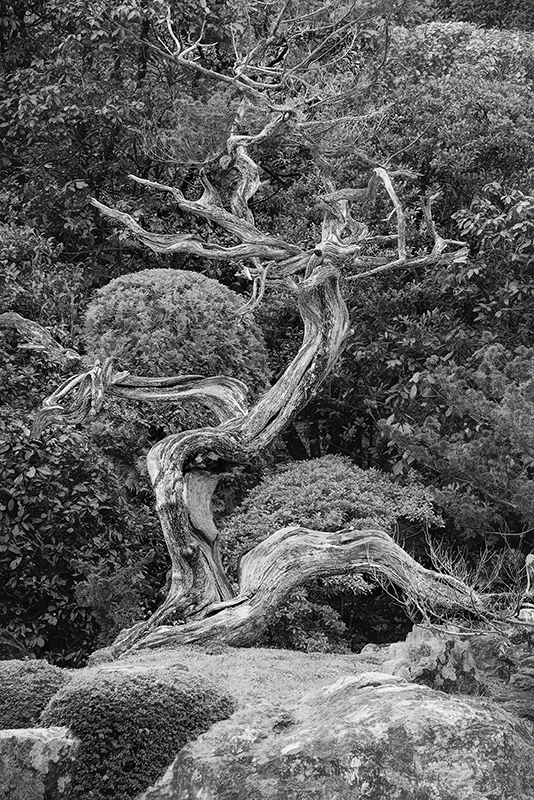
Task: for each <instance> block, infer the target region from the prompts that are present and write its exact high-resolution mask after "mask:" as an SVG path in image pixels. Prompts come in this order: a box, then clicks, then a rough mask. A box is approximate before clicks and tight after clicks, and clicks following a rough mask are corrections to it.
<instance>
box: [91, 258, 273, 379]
mask: <svg viewBox="0 0 534 800" xmlns="http://www.w3.org/2000/svg"><path fill="white" fill-rule="evenodd" d="M242 304H243V299H242V298H240V297H239V296H238V295H236V294H235V293H234V292H232V291H231V290H230V289H227V288H226V287H225V286H223V285H222V284H220V283H219V282H218V281H215V280H213V279H212V278H206V277H205V276H204V275H199V274H198V273H195V272H189V271H187V270H178V269H148V270H142V271H141V272H135V273H132V274H130V275H123V276H122V277H120V278H116V279H115V280H113V281H111V282H110V283H108V285H107V286H104V287H103V288H102V289H100V290H99V291H98V292H97V293H96V295H95V297H94V299H93V301H92V302H91V303H90V305H89V307H88V309H87V314H86V328H85V332H86V343H87V349H88V352H89V354H91V355H94V356H96V357H99V358H104V357H106V356H113V357H114V358H116V359H117V363H118V364H119V365H120V367H121V368H122V369H128V370H131V371H132V372H136V373H137V374H140V375H149V376H164V375H179V374H188V373H195V374H197V375H198V374H201V375H206V376H209V375H227V376H230V377H233V378H240V379H241V380H244V381H246V382H247V384H248V385H249V387H250V389H251V391H252V392H253V393H255V392H257V391H258V390H260V389H263V388H264V387H265V385H266V381H267V367H266V360H267V354H266V349H265V345H264V343H263V337H262V334H261V331H260V329H259V328H258V327H257V326H256V325H255V324H254V322H253V321H252V320H251V319H250V317H248V318H247V317H241V316H239V315H238V314H237V311H238V310H239V308H240V306H241V305H242Z"/></svg>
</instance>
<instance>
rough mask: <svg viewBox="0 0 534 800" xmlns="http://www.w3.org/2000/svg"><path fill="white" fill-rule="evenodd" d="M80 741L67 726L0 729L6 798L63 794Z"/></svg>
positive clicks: (52, 798)
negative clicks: (71, 734) (70, 732)
mask: <svg viewBox="0 0 534 800" xmlns="http://www.w3.org/2000/svg"><path fill="white" fill-rule="evenodd" d="M78 744H79V742H78V740H77V739H74V738H72V737H71V736H70V735H69V732H68V730H67V728H16V729H10V730H0V797H1V798H2V800H56V798H61V797H62V796H63V794H64V792H65V791H66V789H67V787H68V783H69V778H68V772H69V769H70V766H71V762H72V759H73V758H74V755H75V753H76V750H77V747H78Z"/></svg>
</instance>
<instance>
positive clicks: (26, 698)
mask: <svg viewBox="0 0 534 800" xmlns="http://www.w3.org/2000/svg"><path fill="white" fill-rule="evenodd" d="M70 679H71V674H70V673H69V672H67V670H63V669H59V667H54V666H53V665H52V664H49V663H48V662H47V661H34V660H27V661H16V660H13V661H0V683H1V686H2V691H1V692H0V728H33V727H36V726H38V724H39V716H40V714H41V712H42V711H44V709H45V708H46V706H47V704H48V701H49V700H50V699H51V698H52V697H53V696H54V695H55V694H56V692H58V691H59V690H60V689H61V688H62V687H64V686H65V684H66V683H67V682H68V681H70Z"/></svg>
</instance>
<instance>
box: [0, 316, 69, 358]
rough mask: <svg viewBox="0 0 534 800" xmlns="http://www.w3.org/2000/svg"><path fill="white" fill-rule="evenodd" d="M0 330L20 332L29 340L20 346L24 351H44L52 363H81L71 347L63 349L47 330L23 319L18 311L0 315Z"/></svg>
mask: <svg viewBox="0 0 534 800" xmlns="http://www.w3.org/2000/svg"><path fill="white" fill-rule="evenodd" d="M0 328H13V329H14V330H16V331H18V332H19V333H20V335H21V336H23V337H24V338H25V339H26V340H27V342H26V344H21V345H19V347H20V348H22V349H27V350H42V351H44V352H45V353H46V355H47V356H48V357H49V358H50V359H51V360H52V361H58V362H59V363H66V364H68V363H69V362H72V361H81V358H82V357H81V355H80V354H79V353H77V352H76V351H75V350H72V349H71V348H70V347H63V346H62V345H60V344H59V342H56V340H55V339H54V338H53V337H52V336H51V335H50V333H49V332H48V331H47V330H46V329H45V328H43V327H42V326H41V325H39V324H38V323H37V322H33V321H32V320H29V319H26V318H25V317H21V315H20V314H17V312H16V311H6V312H5V313H4V314H0Z"/></svg>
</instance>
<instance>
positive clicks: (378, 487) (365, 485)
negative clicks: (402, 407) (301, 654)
mask: <svg viewBox="0 0 534 800" xmlns="http://www.w3.org/2000/svg"><path fill="white" fill-rule="evenodd" d="M428 524H434V525H440V524H441V518H440V517H439V516H437V515H436V513H435V512H434V511H433V508H432V500H431V496H430V493H429V492H428V490H426V489H424V488H423V487H422V486H420V485H419V484H416V483H413V484H411V485H407V486H402V485H400V484H398V483H394V482H393V481H392V480H390V478H389V477H388V476H387V475H386V474H384V473H381V472H379V471H378V470H376V469H367V470H363V469H360V468H359V467H357V466H356V465H355V464H353V463H352V462H351V461H350V459H348V458H346V457H342V456H332V455H328V456H323V457H322V458H317V459H313V460H311V461H297V462H294V463H292V464H287V465H284V466H282V467H278V468H276V469H275V470H274V471H273V472H271V473H270V474H268V475H267V476H266V477H265V478H264V480H263V481H262V482H261V483H260V484H259V485H258V486H256V487H255V488H254V489H252V491H251V492H250V493H249V494H248V496H247V498H246V499H245V501H244V502H243V503H242V505H241V506H240V507H239V508H238V509H237V510H236V512H235V513H234V514H232V515H230V516H229V517H227V518H226V519H225V521H224V523H223V536H224V542H223V551H224V556H225V559H226V562H227V564H228V567H229V570H230V572H233V573H234V575H235V574H236V570H237V565H238V561H239V558H240V556H241V555H242V554H243V553H244V552H246V551H247V550H250V549H251V548H252V547H254V546H255V545H257V544H259V543H260V542H261V541H263V540H264V539H265V538H267V536H269V535H270V534H272V533H274V532H275V531H277V530H279V529H280V528H283V527H285V526H287V525H300V526H303V527H306V528H312V529H314V530H319V531H335V530H340V529H342V528H348V527H357V528H379V529H381V530H385V531H387V532H389V533H392V534H393V533H399V534H401V535H404V534H408V533H411V534H413V533H418V532H419V533H421V532H422V531H423V530H425V528H426V526H427V525H428ZM373 588H374V587H373V585H372V584H370V583H369V582H368V581H367V580H366V579H365V578H364V577H362V576H361V575H339V576H333V577H331V578H328V579H319V580H314V581H313V582H312V583H310V584H308V585H307V586H305V587H301V588H299V589H298V590H296V591H295V592H293V593H291V594H290V595H289V596H288V599H287V600H286V602H285V603H284V605H283V606H281V607H280V608H279V609H278V611H277V612H276V614H275V615H274V617H273V618H272V620H271V624H270V626H269V628H268V629H267V632H266V633H265V635H264V638H263V640H262V643H263V644H266V645H269V646H273V647H287V648H291V649H298V650H307V651H315V650H322V651H343V650H346V649H347V647H348V646H349V643H350V640H351V639H352V638H353V636H352V631H351V630H347V626H346V623H345V620H354V621H355V624H356V623H357V620H358V607H359V605H360V603H361V596H362V595H363V594H368V593H369V592H370V591H371V590H372V589H373ZM397 609H398V606H397ZM402 616H403V620H401V622H402V621H404V623H405V622H406V618H405V617H404V615H402ZM397 624H398V621H396V622H395V625H397ZM354 638H355V639H358V638H360V639H361V636H360V637H358V635H357V634H356V635H355V637H354ZM360 643H361V642H360Z"/></svg>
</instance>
